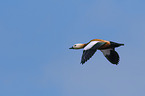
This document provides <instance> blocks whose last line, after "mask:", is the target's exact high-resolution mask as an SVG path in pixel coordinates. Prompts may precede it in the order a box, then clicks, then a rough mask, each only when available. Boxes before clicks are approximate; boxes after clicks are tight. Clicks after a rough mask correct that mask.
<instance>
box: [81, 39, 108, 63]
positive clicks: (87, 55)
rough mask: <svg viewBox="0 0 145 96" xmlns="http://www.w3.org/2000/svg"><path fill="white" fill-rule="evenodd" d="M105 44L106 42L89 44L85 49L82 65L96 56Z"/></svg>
mask: <svg viewBox="0 0 145 96" xmlns="http://www.w3.org/2000/svg"><path fill="white" fill-rule="evenodd" d="M93 44H94V45H93ZM104 44H106V42H93V43H91V44H90V45H89V44H88V45H87V46H86V47H85V48H84V51H83V54H82V58H81V63H82V64H84V63H85V62H86V61H87V60H89V59H90V58H91V57H92V56H93V55H94V53H95V52H96V51H97V49H98V48H99V47H101V46H102V45H104ZM89 48H90V49H89Z"/></svg>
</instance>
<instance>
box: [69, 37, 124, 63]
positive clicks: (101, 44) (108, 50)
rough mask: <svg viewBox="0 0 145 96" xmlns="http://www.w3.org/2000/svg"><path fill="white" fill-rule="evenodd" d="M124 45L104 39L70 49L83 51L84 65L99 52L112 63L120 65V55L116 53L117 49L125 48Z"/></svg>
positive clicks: (82, 61) (82, 60) (82, 59)
mask: <svg viewBox="0 0 145 96" xmlns="http://www.w3.org/2000/svg"><path fill="white" fill-rule="evenodd" d="M123 45H124V44H120V43H115V42H112V41H106V40H102V39H93V40H91V41H90V42H88V43H85V44H75V45H73V46H72V47H71V48H69V49H82V48H84V50H83V54H82V58H81V64H84V63H85V62H86V61H87V60H89V59H90V58H91V57H92V56H93V55H94V53H95V52H96V51H97V50H100V51H101V52H102V53H103V54H104V56H105V57H106V58H107V59H108V60H109V61H110V62H111V63H112V64H116V65H117V64H118V63H119V55H118V53H117V52H116V51H115V48H116V47H119V46H123Z"/></svg>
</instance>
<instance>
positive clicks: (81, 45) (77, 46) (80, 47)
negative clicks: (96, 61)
mask: <svg viewBox="0 0 145 96" xmlns="http://www.w3.org/2000/svg"><path fill="white" fill-rule="evenodd" d="M85 45H86V44H75V45H73V46H72V47H71V48H69V49H82V48H84V47H85Z"/></svg>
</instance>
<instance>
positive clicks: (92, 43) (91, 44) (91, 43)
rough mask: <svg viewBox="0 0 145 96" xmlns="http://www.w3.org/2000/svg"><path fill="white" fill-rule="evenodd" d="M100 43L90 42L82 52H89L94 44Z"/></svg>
mask: <svg viewBox="0 0 145 96" xmlns="http://www.w3.org/2000/svg"><path fill="white" fill-rule="evenodd" d="M98 42H100V41H91V42H90V43H89V44H88V45H87V46H86V47H85V48H84V50H89V49H91V48H92V47H93V46H94V45H95V44H96V43H98Z"/></svg>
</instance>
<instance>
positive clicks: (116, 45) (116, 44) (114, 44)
mask: <svg viewBox="0 0 145 96" xmlns="http://www.w3.org/2000/svg"><path fill="white" fill-rule="evenodd" d="M110 43H111V46H113V47H119V46H124V44H121V43H115V42H112V41H110Z"/></svg>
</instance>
